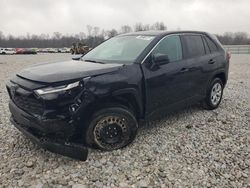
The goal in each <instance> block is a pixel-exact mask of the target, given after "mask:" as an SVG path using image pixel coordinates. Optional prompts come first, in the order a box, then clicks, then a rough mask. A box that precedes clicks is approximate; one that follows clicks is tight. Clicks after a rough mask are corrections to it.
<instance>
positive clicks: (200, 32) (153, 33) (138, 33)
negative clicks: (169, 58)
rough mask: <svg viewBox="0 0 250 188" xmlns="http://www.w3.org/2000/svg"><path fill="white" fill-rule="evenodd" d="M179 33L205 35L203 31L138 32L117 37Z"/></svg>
mask: <svg viewBox="0 0 250 188" xmlns="http://www.w3.org/2000/svg"><path fill="white" fill-rule="evenodd" d="M180 33H197V34H207V33H206V32H203V31H139V32H133V33H125V34H121V35H119V36H128V35H149V36H161V35H168V34H180Z"/></svg>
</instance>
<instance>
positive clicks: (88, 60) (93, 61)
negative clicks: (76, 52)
mask: <svg viewBox="0 0 250 188" xmlns="http://www.w3.org/2000/svg"><path fill="white" fill-rule="evenodd" d="M84 61H87V62H91V63H100V64H105V63H103V62H100V61H95V60H90V59H84Z"/></svg>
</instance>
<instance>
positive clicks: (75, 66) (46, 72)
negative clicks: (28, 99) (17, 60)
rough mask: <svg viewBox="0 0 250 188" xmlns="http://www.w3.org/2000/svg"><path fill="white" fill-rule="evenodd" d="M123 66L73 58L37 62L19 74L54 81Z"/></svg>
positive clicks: (112, 69) (82, 76) (28, 77)
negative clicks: (60, 60)
mask: <svg viewBox="0 0 250 188" xmlns="http://www.w3.org/2000/svg"><path fill="white" fill-rule="evenodd" d="M122 66H123V65H122V64H100V63H92V62H86V61H74V60H71V61H65V62H55V63H43V64H37V65H34V66H30V67H28V68H25V69H23V70H22V71H21V72H20V73H18V74H17V75H18V76H21V77H23V78H26V79H29V80H33V81H38V82H45V83H53V82H60V81H66V80H73V79H77V78H84V77H88V76H94V75H98V74H105V73H108V72H113V71H116V70H118V69H119V68H120V67H122Z"/></svg>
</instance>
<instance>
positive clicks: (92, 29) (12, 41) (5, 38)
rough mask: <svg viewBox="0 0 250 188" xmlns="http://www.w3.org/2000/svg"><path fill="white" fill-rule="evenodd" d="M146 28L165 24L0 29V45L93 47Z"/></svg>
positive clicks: (228, 36) (228, 37)
mask: <svg viewBox="0 0 250 188" xmlns="http://www.w3.org/2000/svg"><path fill="white" fill-rule="evenodd" d="M147 30H167V26H166V25H165V24H164V23H163V22H156V23H154V24H152V25H149V24H142V23H137V24H135V25H134V26H133V27H131V26H129V25H123V26H121V27H120V29H119V30H117V29H110V30H104V29H101V28H99V27H96V26H91V25H87V28H86V31H87V32H86V33H85V32H79V33H77V34H71V35H69V34H67V35H64V34H62V33H60V32H54V33H53V34H52V35H49V34H40V35H36V34H29V33H27V35H26V36H18V37H15V36H13V35H5V34H4V33H3V32H1V31H0V47H12V48H32V47H34V48H48V47H51V48H60V47H70V46H72V44H73V43H82V44H84V45H87V46H89V47H95V46H97V45H98V44H100V43H102V42H103V41H104V40H106V39H108V38H111V37H114V36H116V35H118V34H122V33H129V32H136V31H147ZM217 37H218V39H219V40H220V41H221V43H222V44H224V45H234V44H241V45H243V44H250V38H249V36H248V34H247V33H245V32H236V33H229V32H227V33H225V34H223V35H217Z"/></svg>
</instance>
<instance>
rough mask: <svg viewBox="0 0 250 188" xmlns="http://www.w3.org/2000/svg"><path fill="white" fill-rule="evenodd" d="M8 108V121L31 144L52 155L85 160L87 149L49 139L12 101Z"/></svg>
mask: <svg viewBox="0 0 250 188" xmlns="http://www.w3.org/2000/svg"><path fill="white" fill-rule="evenodd" d="M9 107H10V111H11V114H12V116H11V118H10V121H11V122H12V123H13V124H14V126H15V127H16V128H17V129H18V130H20V131H21V132H22V133H23V134H24V135H25V136H26V137H28V138H29V139H30V140H31V141H32V142H34V143H36V144H38V145H39V146H40V147H42V148H44V149H47V150H49V151H51V152H54V153H58V154H61V155H64V156H68V157H71V158H74V159H77V160H82V161H85V160H87V156H88V149H87V148H86V147H84V146H83V145H82V144H77V143H73V142H70V143H68V142H66V141H65V140H63V139H61V138H57V137H56V136H55V137H51V136H50V137H49V136H47V134H43V133H42V132H40V131H39V130H38V129H37V128H38V127H39V126H38V124H36V122H35V121H34V120H33V119H32V116H31V115H29V114H27V113H26V112H24V111H23V110H21V109H20V108H18V107H17V106H16V105H15V104H14V103H13V102H12V101H10V103H9Z"/></svg>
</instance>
